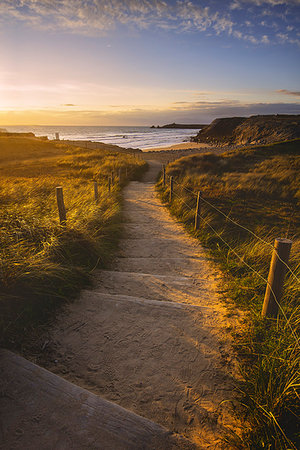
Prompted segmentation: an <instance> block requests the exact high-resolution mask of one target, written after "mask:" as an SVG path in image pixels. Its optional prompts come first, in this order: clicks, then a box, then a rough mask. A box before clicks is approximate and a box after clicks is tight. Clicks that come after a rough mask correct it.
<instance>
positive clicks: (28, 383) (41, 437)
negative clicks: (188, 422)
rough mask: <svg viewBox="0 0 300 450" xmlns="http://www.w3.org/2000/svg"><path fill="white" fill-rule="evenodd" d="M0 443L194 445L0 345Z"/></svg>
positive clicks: (64, 448)
mask: <svg viewBox="0 0 300 450" xmlns="http://www.w3.org/2000/svg"><path fill="white" fill-rule="evenodd" d="M0 385H1V403H0V405H1V406H0V408H1V415H0V416H1V427H0V448H1V449H4V450H6V449H7V450H8V449H22V450H26V449H28V450H29V449H30V450H35V449H43V450H48V449H49V450H50V449H51V450H52V449H56V450H57V449H60V450H69V449H70V450H71V449H72V450H76V449H78V450H79V449H102V450H127V449H128V450H129V449H130V450H132V449H133V450H135V449H149V450H150V449H161V450H165V449H193V448H195V447H194V446H193V445H192V444H191V443H189V442H188V441H187V440H185V439H184V438H182V437H181V436H178V435H175V434H174V433H171V432H169V431H168V430H167V429H166V428H164V427H162V426H160V425H158V424H156V423H154V422H151V421H150V420H148V419H145V418H143V417H141V416H138V415H137V414H134V413H133V412H131V411H128V410H126V409H124V408H121V407H120V406H118V405H116V404H114V403H112V402H109V401H107V400H104V399H103V398H100V397H98V396H96V395H94V394H92V393H90V392H89V391H87V390H85V389H82V388H80V387H79V386H76V385H75V384H72V383H70V382H68V381H66V380H64V379H63V378H61V377H59V376H57V375H54V374H53V373H51V372H49V371H47V370H45V369H43V368H41V367H39V366H37V365H35V364H33V363H31V362H30V361H28V360H26V359H24V358H23V357H21V356H18V355H16V354H14V353H12V352H10V351H8V350H0Z"/></svg>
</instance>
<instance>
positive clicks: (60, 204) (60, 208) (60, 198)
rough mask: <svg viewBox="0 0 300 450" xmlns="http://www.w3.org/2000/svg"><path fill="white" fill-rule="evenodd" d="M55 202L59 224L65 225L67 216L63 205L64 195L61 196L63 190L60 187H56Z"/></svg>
mask: <svg viewBox="0 0 300 450" xmlns="http://www.w3.org/2000/svg"><path fill="white" fill-rule="evenodd" d="M56 200H57V207H58V214H59V222H60V224H61V225H65V224H66V221H67V214H66V208H65V204H64V194H63V188H62V187H61V186H58V187H57V188H56Z"/></svg>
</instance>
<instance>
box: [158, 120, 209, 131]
mask: <svg viewBox="0 0 300 450" xmlns="http://www.w3.org/2000/svg"><path fill="white" fill-rule="evenodd" d="M206 126H207V125H199V124H182V123H175V122H174V123H169V124H167V125H163V126H161V127H160V126H159V125H157V127H156V126H154V125H152V127H150V128H184V129H191V130H192V129H194V130H195V129H196V130H199V129H200V128H203V127H206Z"/></svg>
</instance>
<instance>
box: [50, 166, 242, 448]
mask: <svg viewBox="0 0 300 450" xmlns="http://www.w3.org/2000/svg"><path fill="white" fill-rule="evenodd" d="M158 170H159V165H158V163H155V162H153V163H151V169H150V170H149V172H148V174H147V175H146V178H145V180H144V182H143V183H140V182H132V183H130V185H129V186H128V187H127V188H126V190H125V201H124V218H125V223H124V229H125V235H124V238H123V239H122V241H121V245H120V250H119V255H118V258H117V261H116V265H115V270H114V271H102V272H100V273H99V274H98V275H97V276H96V282H95V284H96V285H95V289H93V290H90V291H87V290H86V291H84V292H83V293H82V295H81V297H80V299H79V300H78V301H77V302H75V303H73V304H70V305H67V306H66V308H65V310H64V312H63V313H62V314H61V315H60V317H59V318H58V320H57V321H56V322H55V324H54V326H53V328H52V329H51V331H50V337H49V340H50V345H49V347H50V350H51V353H50V354H51V361H50V362H49V363H48V364H47V368H48V369H50V370H51V371H53V372H55V373H56V374H59V375H62V376H64V377H65V378H67V379H68V380H70V381H72V382H74V383H76V384H78V385H81V386H83V387H85V388H87V389H89V390H90V391H92V392H94V393H96V394H99V395H101V396H102V397H104V398H106V399H108V400H111V401H113V402H116V403H117V404H119V405H121V406H122V407H125V408H127V409H129V410H132V411H134V412H135V413H138V414H140V415H142V416H144V417H146V418H148V419H151V420H153V421H155V422H157V423H159V424H161V425H164V426H166V427H167V428H168V429H169V430H172V431H175V432H178V433H180V434H183V435H184V436H186V437H187V438H188V439H190V440H191V441H192V442H193V443H196V444H197V448H222V449H224V448H227V447H226V444H224V441H223V439H224V437H225V436H226V435H227V434H228V431H229V430H236V429H237V428H236V427H237V423H236V420H233V418H232V414H231V408H230V404H231V403H230V402H225V403H222V404H221V402H223V401H224V400H231V399H232V398H233V389H234V386H235V384H236V375H235V368H234V359H233V358H232V357H231V356H230V355H232V352H231V348H230V336H229V333H228V332H226V327H229V326H231V325H232V322H231V320H232V319H229V318H228V317H226V309H225V308H224V306H223V305H222V303H221V301H220V299H219V298H218V292H217V280H218V279H219V275H218V274H217V273H216V271H215V270H214V269H213V266H212V263H211V262H210V261H209V258H208V256H207V254H206V252H205V251H204V250H203V249H202V248H201V247H200V246H199V245H198V243H197V242H196V240H194V239H192V238H190V237H189V236H187V234H186V233H185V232H184V231H183V229H182V228H181V226H180V225H179V224H177V223H175V221H174V220H173V219H172V218H171V217H170V216H169V213H168V212H167V210H166V209H165V208H164V207H162V205H161V203H160V201H159V200H158V199H157V197H156V194H155V189H154V180H155V176H156V174H157V171H158ZM228 448H231V447H230V446H229V447H228Z"/></svg>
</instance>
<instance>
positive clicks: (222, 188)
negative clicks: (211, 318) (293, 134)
mask: <svg viewBox="0 0 300 450" xmlns="http://www.w3.org/2000/svg"><path fill="white" fill-rule="evenodd" d="M299 145H300V141H299V140H295V141H290V142H286V143H278V144H272V145H267V146H262V147H255V148H248V149H247V148H245V149H240V150H238V151H231V152H230V153H226V154H225V153H224V154H223V155H214V154H204V155H194V156H191V157H185V158H181V159H179V160H177V161H175V162H174V163H172V164H170V165H169V166H168V167H167V175H169V176H171V175H172V176H173V177H174V178H175V192H176V194H177V195H175V196H174V201H173V202H172V204H171V205H169V207H170V210H171V212H172V214H174V215H176V216H177V217H178V218H179V219H180V220H181V221H182V222H183V223H184V224H185V225H186V226H187V228H188V229H189V231H190V232H191V233H193V234H194V235H195V236H197V237H198V238H199V239H200V240H201V242H202V243H203V244H204V245H205V246H207V247H208V248H209V249H210V250H211V251H212V253H213V254H214V256H215V257H216V259H217V261H218V262H219V264H220V265H221V267H222V269H223V272H224V277H225V283H226V287H227V296H229V297H231V298H232V299H233V300H234V301H235V302H236V304H237V305H238V306H239V307H242V308H244V309H246V310H248V311H249V320H248V324H247V326H246V329H245V330H244V331H243V332H242V333H241V334H239V335H237V336H235V342H236V344H237V348H238V351H239V355H240V362H241V372H242V374H243V377H244V383H243V385H242V386H241V387H240V389H241V391H242V393H243V399H242V401H243V402H244V404H245V405H246V407H247V412H248V418H249V419H250V423H252V429H251V430H245V436H244V438H245V439H244V443H243V445H244V446H245V447H246V448H249V449H254V448H255V449H265V448H272V449H273V448H274V449H290V448H297V446H298V445H299V440H300V433H299V432H300V430H299V423H300V421H299V413H300V410H299V405H300V402H299V386H300V375H299V373H300V372H299V369H300V364H299V363H300V351H299V338H298V336H299V325H300V307H299V299H300V289H299V288H300V286H299V279H300V261H299V256H300V237H299V224H300V214H299V199H300V156H299V155H300V148H299ZM158 189H159V192H160V194H161V196H162V199H163V200H164V201H165V202H166V203H168V198H169V197H168V196H169V188H168V187H167V189H166V190H163V188H162V182H161V181H160V182H159V183H158ZM200 190H201V192H202V195H203V197H204V199H206V200H208V201H209V202H210V203H211V204H213V205H214V206H216V207H217V208H219V209H220V210H221V211H222V212H224V213H225V214H226V215H227V216H229V217H230V218H231V219H232V220H234V221H236V222H238V223H239V224H241V225H242V226H244V227H246V228H249V229H250V230H251V231H252V232H254V233H255V234H256V235H258V236H259V237H260V238H262V239H263V241H264V242H265V243H264V242H262V241H261V240H258V239H257V238H256V237H254V236H253V235H251V234H250V233H248V232H247V231H246V230H245V229H242V228H240V227H238V226H236V225H234V224H233V223H232V222H231V221H230V220H229V219H226V218H225V217H224V216H223V215H222V214H220V213H219V212H217V211H216V210H214V209H213V208H212V207H210V206H209V205H208V204H206V203H205V202H203V203H202V205H201V219H202V220H201V228H200V230H199V231H197V232H194V230H193V224H194V211H195V206H196V194H197V192H198V191H200ZM213 230H215V231H216V232H217V233H218V235H219V236H217V235H216V233H215V232H214V231H213ZM276 237H287V238H289V239H291V240H292V241H293V245H292V251H291V257H290V260H289V266H290V268H291V270H292V272H293V273H291V272H289V271H288V272H287V274H286V281H285V287H284V295H283V298H282V302H281V303H282V308H283V312H284V315H283V314H282V313H280V314H279V316H278V319H277V320H274V319H264V320H262V319H261V308H262V303H263V298H264V292H265V288H266V283H265V281H264V279H266V278H267V276H268V270H269V265H270V259H271V254H272V245H273V243H274V238H276ZM222 239H223V240H222ZM224 241H225V242H226V243H227V244H228V245H226V244H225V243H224ZM237 255H239V258H238V257H237ZM247 265H248V266H247ZM249 266H251V267H252V268H253V269H254V271H255V272H256V273H255V272H253V271H251V270H250V269H249Z"/></svg>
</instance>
